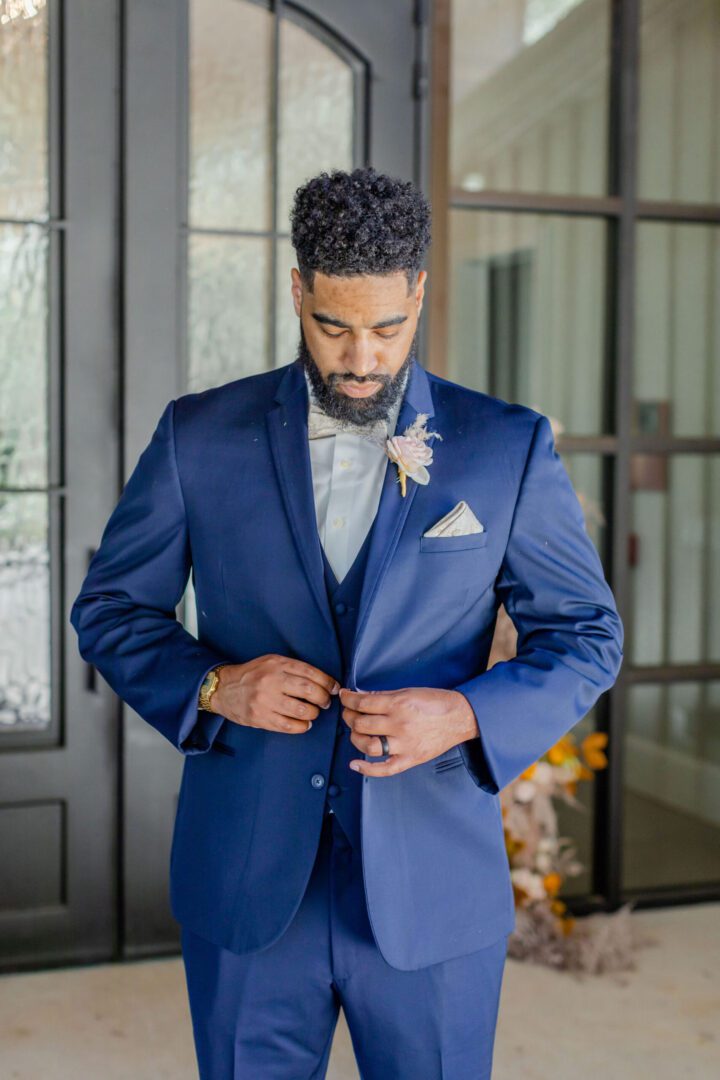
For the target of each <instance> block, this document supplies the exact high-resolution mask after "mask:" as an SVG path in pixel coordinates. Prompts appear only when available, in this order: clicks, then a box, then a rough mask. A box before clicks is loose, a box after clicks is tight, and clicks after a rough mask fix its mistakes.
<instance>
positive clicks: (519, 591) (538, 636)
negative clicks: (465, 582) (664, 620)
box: [455, 415, 623, 794]
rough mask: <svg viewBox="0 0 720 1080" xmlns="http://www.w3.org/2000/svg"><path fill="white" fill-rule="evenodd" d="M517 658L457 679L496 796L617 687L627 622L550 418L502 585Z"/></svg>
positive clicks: (471, 747)
mask: <svg viewBox="0 0 720 1080" xmlns="http://www.w3.org/2000/svg"><path fill="white" fill-rule="evenodd" d="M495 588H496V590H497V593H498V595H499V597H500V599H501V601H502V603H503V604H504V605H505V610H506V611H507V613H508V615H509V616H510V618H511V619H512V621H513V624H514V625H515V627H516V629H517V632H518V641H517V655H516V656H515V657H513V658H512V659H511V660H504V661H499V662H498V663H496V664H493V666H492V667H491V668H490V669H489V670H488V671H486V672H484V673H483V674H481V675H478V676H476V677H475V678H472V679H469V680H468V681H467V682H464V683H462V684H461V685H459V686H456V687H455V689H456V690H459V691H460V692H461V693H462V694H464V695H465V697H466V698H467V699H468V701H469V702H470V705H471V706H472V709H473V712H474V713H475V718H476V720H477V723H478V730H479V737H478V738H474V739H469V740H468V741H467V742H464V743H461V744H460V750H461V753H462V755H463V759H464V761H465V765H466V767H467V768H468V771H469V772H470V775H471V776H472V778H473V780H474V781H475V783H476V784H478V785H479V786H480V787H482V788H484V789H485V790H486V791H489V792H490V793H491V794H497V792H498V791H499V790H500V789H501V788H504V787H505V786H506V785H507V784H509V783H510V781H511V780H514V779H516V777H518V776H519V775H520V774H521V773H522V772H523V771H524V770H525V769H526V768H528V767H529V766H530V765H532V764H533V763H534V762H536V761H537V760H538V758H540V757H542V755H543V754H544V753H546V752H547V751H548V750H549V749H550V748H551V747H552V746H553V745H554V744H555V743H556V742H557V741H558V739H559V738H560V737H561V736H562V735H564V734H566V733H567V732H568V731H569V730H570V728H572V727H573V726H574V725H575V724H576V723H578V722H579V721H580V720H581V719H582V718H583V717H584V716H585V715H586V713H588V712H589V711H590V709H591V708H592V706H593V705H594V704H595V702H596V701H597V699H598V698H599V697H600V695H601V694H602V693H603V692H604V691H605V690H607V689H609V687H611V686H612V685H613V683H614V682H615V679H616V678H617V675H618V671H619V670H620V666H621V663H622V658H623V625H622V622H621V620H620V617H619V615H618V612H617V608H616V606H615V600H614V597H613V594H612V592H611V590H610V587H609V586H608V584H607V582H606V580H605V577H604V574H603V569H602V564H601V562H600V558H599V556H598V553H597V551H596V548H595V545H594V544H593V542H592V540H591V539H590V537H589V536H588V534H587V530H586V527H585V519H584V515H583V511H582V507H581V505H580V502H579V500H578V498H577V495H576V494H575V491H574V490H573V487H572V484H571V482H570V478H569V476H568V474H567V472H566V469H565V466H564V465H563V463H562V461H561V459H560V456H559V455H558V453H557V451H556V449H555V444H554V438H553V432H552V427H551V426H550V422H549V420H548V418H547V417H546V416H543V415H540V417H539V419H538V420H536V422H535V427H534V429H533V435H532V439H531V443H530V449H529V451H528V455H527V459H526V463H525V469H524V472H523V477H522V480H521V484H520V489H519V493H518V498H517V502H516V505H515V510H514V514H513V519H512V524H511V528H510V533H509V538H508V543H507V548H506V551H505V555H504V559H503V562H502V565H501V568H500V572H499V574H498V578H497V581H496V583H495Z"/></svg>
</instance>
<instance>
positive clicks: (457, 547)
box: [420, 529, 488, 551]
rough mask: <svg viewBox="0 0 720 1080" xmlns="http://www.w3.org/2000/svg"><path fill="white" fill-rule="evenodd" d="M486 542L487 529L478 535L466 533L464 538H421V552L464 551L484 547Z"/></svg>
mask: <svg viewBox="0 0 720 1080" xmlns="http://www.w3.org/2000/svg"><path fill="white" fill-rule="evenodd" d="M487 541H488V533H487V529H484V530H483V531H482V532H479V533H467V534H466V535H465V536H421V537H420V550H421V551H466V550H467V548H481V547H485V545H486V544H487Z"/></svg>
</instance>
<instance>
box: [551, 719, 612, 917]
mask: <svg viewBox="0 0 720 1080" xmlns="http://www.w3.org/2000/svg"><path fill="white" fill-rule="evenodd" d="M595 730H596V728H595V710H594V709H592V710H591V711H590V712H589V713H588V714H587V716H585V717H584V718H583V719H582V720H581V721H580V723H579V724H576V725H575V727H574V728H572V730H571V731H569V732H568V736H571V737H572V738H573V740H574V742H575V746H576V748H577V750H578V753H579V758H580V761H581V762H582V763H583V764H586V762H585V757H584V754H583V752H582V742H583V739H584V738H585V737H586V736H587V735H590V734H591V733H592V732H594V731H595ZM604 752H605V751H604V750H603V753H604ZM595 790H596V788H595V781H594V780H580V781H578V782H577V786H576V788H575V791H574V792H572V795H573V798H574V799H575V801H576V802H578V803H579V804H580V805H579V806H570V805H568V804H567V803H565V802H563V801H562V800H561V799H557V800H555V803H554V809H555V813H556V814H557V824H558V836H562V837H567V838H568V839H569V840H571V841H572V844H573V846H574V847H575V851H576V858H577V860H578V861H579V862H580V864H581V865H582V870H581V872H580V873H579V874H577V875H575V876H572V877H570V876H568V877H567V878H566V879H565V881H564V882H563V885H562V888H561V890H560V897H561V899H564V900H566V899H568V898H569V897H571V896H586V895H587V894H588V893H590V892H592V891H593V879H592V868H593V867H592V864H593V851H594V844H593V839H594V826H593V819H594V816H595Z"/></svg>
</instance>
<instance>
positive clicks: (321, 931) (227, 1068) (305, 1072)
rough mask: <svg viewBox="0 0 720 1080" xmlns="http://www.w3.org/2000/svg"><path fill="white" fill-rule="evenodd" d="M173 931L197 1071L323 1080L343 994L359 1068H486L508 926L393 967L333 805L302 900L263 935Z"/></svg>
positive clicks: (481, 1079)
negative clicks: (485, 939)
mask: <svg viewBox="0 0 720 1080" xmlns="http://www.w3.org/2000/svg"><path fill="white" fill-rule="evenodd" d="M438 917H439V918H440V917H442V916H441V915H440V913H438ZM181 935H182V951H183V962H184V966H185V975H186V982H187V989H188V997H189V1002H190V1012H191V1017H192V1025H193V1034H194V1039H195V1048H196V1053H197V1060H198V1066H199V1071H200V1080H239V1078H242V1080H321V1078H323V1077H324V1076H325V1075H326V1071H327V1066H328V1061H329V1057H330V1048H331V1045H332V1041H333V1034H334V1031H335V1026H336V1024H337V1019H338V1014H339V1010H340V1006H341V1005H342V1008H343V1011H344V1013H345V1018H346V1020H347V1024H348V1028H349V1031H350V1036H351V1039H352V1044H353V1050H354V1053H355V1058H356V1061H357V1064H358V1068H359V1072H360V1076H361V1077H362V1078H363V1080H488V1078H489V1077H490V1072H491V1065H492V1056H493V1044H494V1038H495V1026H496V1022H497V1016H498V1008H499V999H500V988H501V983H502V976H503V970H504V965H505V958H506V954H507V940H508V939H507V935H506V936H505V937H502V938H500V940H499V941H497V942H496V943H495V944H493V945H489V946H486V947H485V948H482V949H479V950H478V951H476V952H472V953H468V954H466V955H464V956H460V957H456V958H453V959H450V960H446V961H443V962H441V963H437V964H431V965H429V966H428V967H424V968H420V969H418V970H415V971H402V970H399V969H397V968H394V967H391V966H390V965H389V964H388V963H387V962H386V961H385V960H384V959H383V957H382V955H381V953H380V952H379V951H378V948H377V946H376V945H375V942H374V939H373V935H372V931H371V929H370V923H369V921H368V913H367V907H366V904H365V894H364V888H363V875H362V863H361V855H360V852H359V851H358V850H356V849H355V848H353V846H352V844H351V843H350V841H349V840H348V837H347V835H346V834H345V832H344V831H343V829H342V826H341V824H340V821H339V819H338V817H337V815H334V814H326V816H325V819H324V823H323V828H322V833H321V839H320V844H319V846H318V852H317V856H316V859H315V863H314V866H313V869H312V873H311V876H310V879H309V882H308V885H307V888H306V890H305V893H304V894H303V897H302V900H301V902H300V906H299V908H298V910H297V911H296V913H295V915H294V917H293V919H292V921H291V923H290V925H289V927H288V928H287V930H286V931H285V932H284V933H283V934H282V935H281V937H280V938H279V939H278V940H277V941H275V942H274V943H273V944H272V945H271V946H269V947H267V948H265V949H261V950H260V951H256V952H253V953H245V954H242V955H241V954H239V953H234V952H230V951H229V950H228V949H225V948H222V947H221V946H219V945H216V944H214V943H213V942H210V941H208V940H206V939H205V938H202V937H200V936H198V935H197V934H195V933H194V932H192V931H189V930H187V929H186V928H185V927H184V926H181Z"/></svg>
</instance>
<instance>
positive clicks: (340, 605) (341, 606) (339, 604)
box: [335, 600, 347, 615]
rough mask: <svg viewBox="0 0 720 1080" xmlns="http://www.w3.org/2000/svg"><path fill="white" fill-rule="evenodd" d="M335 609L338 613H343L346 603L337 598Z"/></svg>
mask: <svg viewBox="0 0 720 1080" xmlns="http://www.w3.org/2000/svg"><path fill="white" fill-rule="evenodd" d="M335 610H336V611H337V613H338V615H344V614H345V612H346V611H347V604H344V603H343V602H342V600H338V602H337V604H336V605H335Z"/></svg>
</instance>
